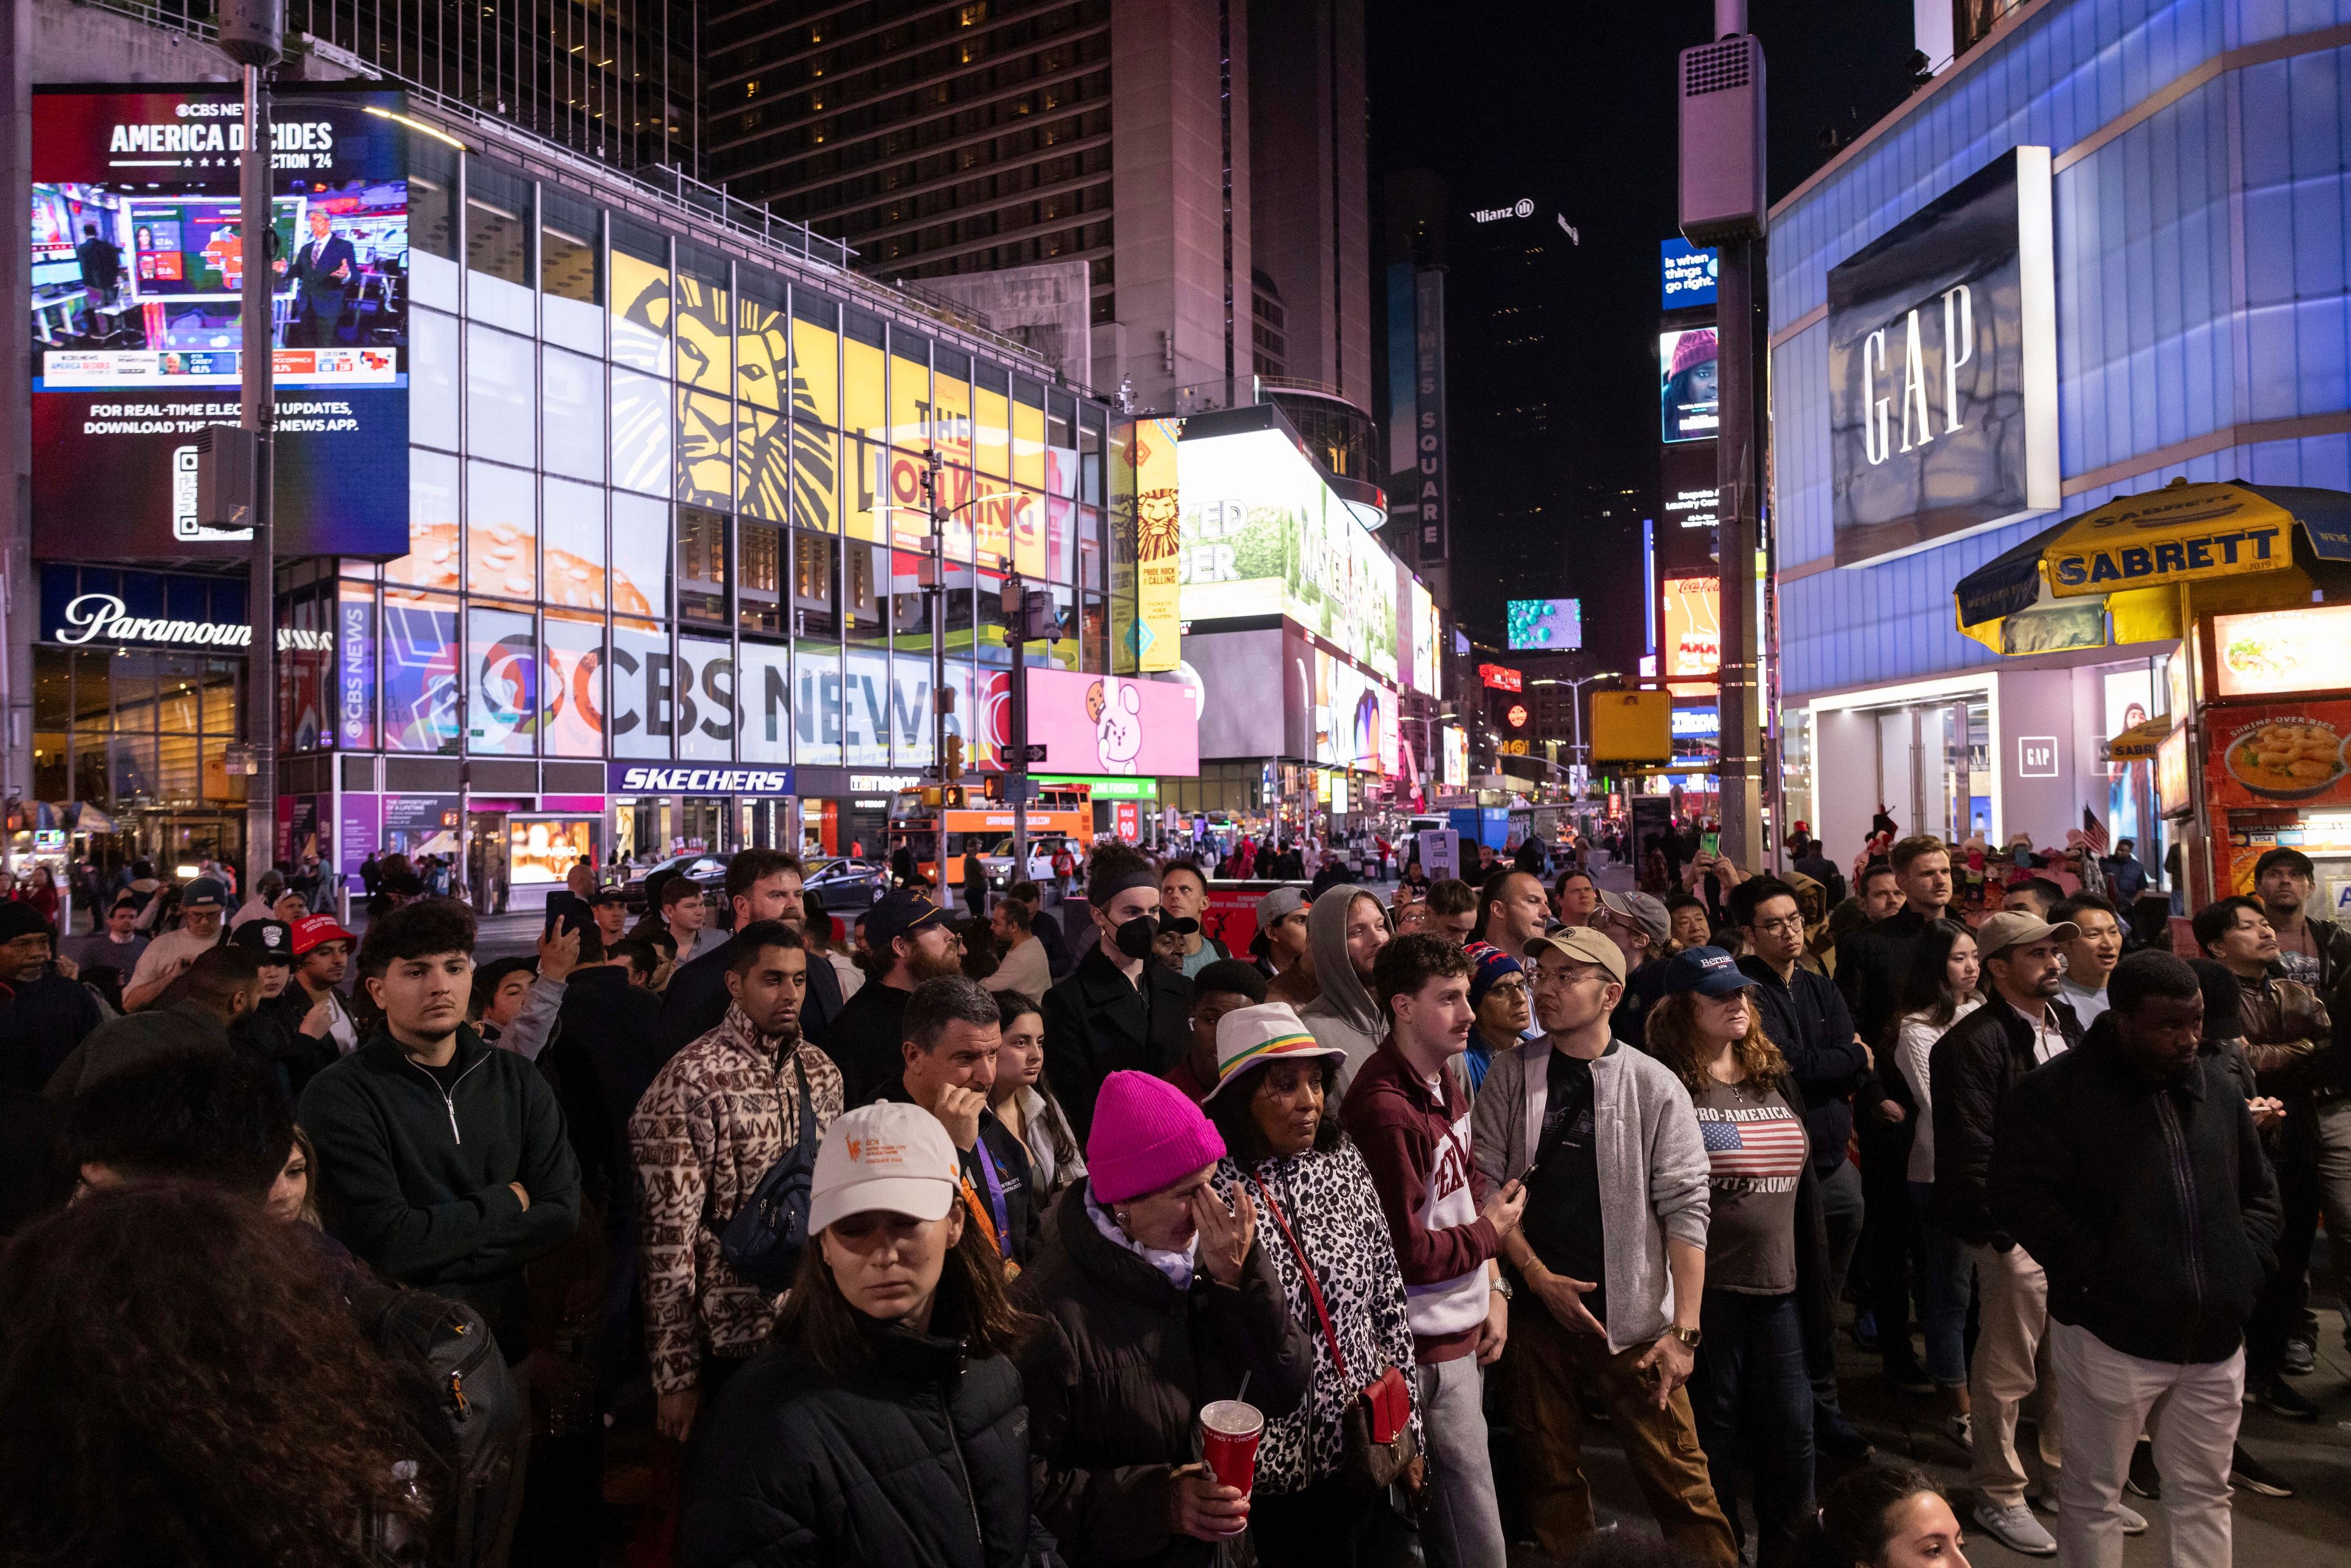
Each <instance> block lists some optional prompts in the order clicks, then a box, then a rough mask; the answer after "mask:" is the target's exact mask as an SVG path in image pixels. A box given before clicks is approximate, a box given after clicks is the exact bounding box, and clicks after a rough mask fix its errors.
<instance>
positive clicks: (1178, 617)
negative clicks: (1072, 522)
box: [1112, 419, 1183, 772]
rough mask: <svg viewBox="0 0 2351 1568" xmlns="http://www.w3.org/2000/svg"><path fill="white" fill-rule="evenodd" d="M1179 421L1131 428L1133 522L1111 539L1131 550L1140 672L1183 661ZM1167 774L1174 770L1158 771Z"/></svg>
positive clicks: (1149, 422)
mask: <svg viewBox="0 0 2351 1568" xmlns="http://www.w3.org/2000/svg"><path fill="white" fill-rule="evenodd" d="M1182 428H1183V424H1182V422H1181V421H1179V420H1173V419H1145V420H1138V421H1136V423H1135V429H1134V527H1133V528H1119V529H1117V530H1116V532H1115V533H1114V534H1113V538H1112V546H1113V549H1114V550H1116V549H1125V548H1126V545H1127V542H1128V541H1129V540H1130V539H1131V540H1132V541H1133V544H1134V621H1133V622H1131V624H1132V625H1133V626H1134V632H1133V636H1134V668H1135V669H1136V670H1138V671H1140V672H1142V673H1143V674H1154V673H1157V672H1163V671H1168V670H1173V669H1175V666H1176V665H1177V664H1181V663H1182V662H1183V653H1182V652H1181V646H1180V643H1179V633H1180V632H1182V630H1183V616H1182V610H1181V598H1182V593H1183V589H1182V585H1181V584H1180V583H1179V582H1178V581H1177V580H1176V578H1177V575H1178V573H1177V567H1176V563H1177V560H1178V559H1179V557H1180V556H1181V554H1182V530H1181V528H1180V527H1179V525H1178V523H1177V517H1176V514H1177V508H1178V499H1177V497H1178V496H1179V494H1180V491H1179V488H1178V486H1179V480H1178V477H1177V463H1176V449H1177V446H1178V442H1177V440H1176V435H1177V433H1178V432H1179V431H1180V430H1181V429H1182ZM1157 771H1161V772H1167V771H1173V770H1172V769H1165V768H1162V769H1157Z"/></svg>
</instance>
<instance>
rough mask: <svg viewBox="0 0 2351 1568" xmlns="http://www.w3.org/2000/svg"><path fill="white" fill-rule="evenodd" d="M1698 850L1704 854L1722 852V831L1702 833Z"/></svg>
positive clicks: (1699, 836)
mask: <svg viewBox="0 0 2351 1568" xmlns="http://www.w3.org/2000/svg"><path fill="white" fill-rule="evenodd" d="M1721 852H1722V835H1721V834H1720V833H1700V834H1699V835H1698V853H1700V854H1702V855H1719V854H1720V853H1721Z"/></svg>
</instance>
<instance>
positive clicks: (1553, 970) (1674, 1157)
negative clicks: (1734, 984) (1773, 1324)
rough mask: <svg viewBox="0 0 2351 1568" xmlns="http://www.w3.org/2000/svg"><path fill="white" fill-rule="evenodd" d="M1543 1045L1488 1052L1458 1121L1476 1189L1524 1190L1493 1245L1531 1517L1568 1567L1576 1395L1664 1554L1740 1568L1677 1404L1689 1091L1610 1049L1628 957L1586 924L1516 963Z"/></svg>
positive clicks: (1576, 1476)
mask: <svg viewBox="0 0 2351 1568" xmlns="http://www.w3.org/2000/svg"><path fill="white" fill-rule="evenodd" d="M1525 955H1526V960H1527V964H1528V967H1529V968H1530V970H1531V976H1530V978H1531V980H1532V982H1533V991H1534V1004H1535V1020H1536V1022H1537V1023H1539V1024H1541V1026H1542V1029H1543V1030H1544V1033H1543V1034H1542V1036H1541V1038H1539V1039H1536V1040H1530V1041H1528V1042H1527V1043H1526V1044H1524V1045H1521V1046H1520V1047H1519V1048H1518V1049H1517V1050H1515V1051H1498V1052H1496V1053H1495V1056H1494V1061H1493V1064H1492V1066H1490V1067H1489V1068H1488V1069H1487V1071H1486V1082H1485V1083H1484V1085H1483V1086H1482V1087H1480V1088H1479V1091H1478V1102H1477V1105H1476V1106H1475V1108H1474V1109H1473V1111H1472V1112H1471V1115H1470V1150H1471V1154H1470V1157H1471V1159H1472V1161H1473V1162H1474V1163H1475V1164H1476V1166H1477V1167H1478V1169H1479V1171H1480V1172H1481V1173H1482V1174H1483V1175H1484V1176H1485V1177H1486V1181H1487V1184H1488V1186H1489V1187H1491V1188H1495V1189H1498V1190H1499V1187H1500V1186H1502V1185H1503V1184H1504V1183H1506V1182H1510V1181H1516V1180H1523V1181H1524V1182H1525V1183H1526V1203H1527V1207H1526V1210H1525V1213H1524V1215H1523V1216H1522V1218H1521V1219H1520V1228H1518V1229H1516V1230H1513V1231H1512V1232H1510V1235H1509V1236H1507V1237H1505V1238H1504V1239H1503V1241H1502V1256H1503V1258H1504V1260H1505V1261H1506V1263H1507V1265H1508V1274H1507V1277H1508V1278H1510V1279H1513V1280H1515V1281H1517V1283H1518V1285H1519V1286H1520V1288H1521V1289H1523V1290H1524V1291H1526V1292H1527V1293H1528V1294H1529V1295H1530V1296H1531V1297H1532V1298H1533V1300H1532V1301H1529V1302H1528V1303H1526V1304H1525V1305H1524V1306H1522V1307H1521V1308H1520V1311H1518V1312H1514V1313H1513V1314H1511V1322H1510V1330H1511V1333H1510V1346H1509V1348H1508V1349H1507V1350H1506V1351H1505V1352H1504V1354H1505V1356H1506V1357H1507V1359H1508V1361H1509V1363H1510V1365H1509V1366H1507V1367H1506V1368H1505V1372H1506V1375H1505V1376H1504V1378H1503V1379H1502V1387H1503V1389H1504V1391H1505V1396H1506V1397H1507V1398H1508V1399H1509V1400H1510V1425H1511V1427H1513V1428H1514V1429H1515V1430H1516V1431H1517V1432H1518V1433H1519V1442H1520V1447H1519V1454H1520V1472H1521V1476H1522V1479H1523V1481H1524V1485H1525V1491H1526V1499H1527V1509H1528V1512H1529V1513H1530V1515H1531V1517H1532V1519H1533V1521H1534V1527H1535V1534H1536V1536H1537V1537H1538V1538H1539V1540H1540V1541H1541V1545H1542V1549H1543V1551H1544V1552H1546V1553H1547V1554H1549V1555H1550V1556H1552V1557H1555V1558H1559V1559H1561V1560H1562V1561H1564V1560H1565V1559H1566V1558H1567V1557H1568V1556H1570V1555H1571V1549H1572V1548H1573V1546H1574V1544H1575V1542H1577V1541H1578V1540H1579V1539H1581V1538H1582V1537H1583V1536H1584V1535H1586V1534H1589V1533H1590V1532H1591V1531H1592V1528H1593V1515H1592V1489H1591V1486H1590V1484H1589V1483H1588V1482H1587V1481H1586V1480H1585V1479H1584V1474H1583V1406H1582V1404H1581V1402H1580V1398H1579V1395H1578V1385H1579V1384H1582V1383H1584V1382H1587V1381H1588V1382H1590V1383H1591V1384H1593V1385H1595V1386H1596V1387H1597V1389H1598V1391H1599V1394H1600V1397H1601V1399H1602V1401H1603V1402H1604V1404H1606V1406H1608V1409H1609V1413H1610V1416H1612V1418H1613V1420H1614V1432H1615V1433H1616V1435H1617V1437H1619V1439H1620V1440H1621V1441H1622V1442H1623V1443H1624V1445H1625V1458H1627V1459H1628V1460H1629V1461H1630V1462H1631V1464H1632V1467H1633V1476H1634V1479H1635V1481H1637V1482H1638V1483H1639V1485H1640V1488H1641V1493H1642V1496H1643V1497H1644V1498H1645V1499H1646V1501H1647V1502H1648V1505H1649V1511H1650V1512H1651V1513H1652V1514H1654V1515H1655V1516H1656V1521H1657V1523H1658V1526H1659V1527H1660V1528H1661V1529H1662V1530H1663V1531H1665V1534H1666V1539H1667V1541H1669V1542H1673V1543H1674V1544H1675V1545H1676V1546H1677V1547H1679V1548H1680V1549H1681V1550H1682V1551H1683V1552H1686V1553H1687V1554H1688V1555H1689V1556H1690V1557H1691V1558H1692V1559H1693V1560H1695V1561H1697V1562H1699V1563H1707V1564H1709V1565H1710V1568H1734V1565H1735V1564H1736V1563H1738V1561H1739V1552H1738V1548H1737V1547H1736V1546H1735V1545H1734V1544H1733V1542H1732V1539H1731V1534H1730V1526H1729V1523H1728V1521H1725V1519H1724V1518H1723V1513H1722V1509H1721V1507H1720V1506H1719V1504H1718V1503H1717V1501H1716V1500H1715V1495H1714V1484H1713V1481H1712V1480H1711V1479H1710V1478H1709V1477H1708V1472H1707V1467H1706V1458H1705V1456H1704V1454H1702V1453H1701V1452H1700V1451H1699V1448H1698V1429H1697V1427H1696V1425H1695V1423H1694V1422H1693V1420H1692V1417H1691V1414H1690V1405H1689V1397H1688V1396H1687V1395H1686V1394H1684V1393H1683V1392H1682V1385H1683V1383H1684V1382H1685V1381H1687V1378H1688V1376H1689V1374H1690V1368H1691V1365H1692V1364H1693V1361H1694V1360H1695V1357H1696V1354H1697V1350H1698V1305H1699V1299H1700V1297H1701V1295H1702V1294H1703V1292H1704V1290H1705V1283H1706V1236H1707V1218H1708V1197H1707V1191H1708V1188H1707V1181H1708V1160H1707V1153H1706V1145H1705V1144H1704V1142H1703V1140H1701V1138H1700V1137H1699V1135H1698V1117H1697V1114H1696V1113H1694V1112H1693V1111H1692V1110H1691V1109H1690V1098H1689V1092H1688V1091H1687V1090H1686V1089H1684V1088H1683V1087H1682V1084H1681V1081H1680V1080H1679V1079H1678V1078H1677V1077H1676V1076H1675V1075H1674V1073H1673V1072H1672V1071H1671V1070H1670V1069H1668V1068H1667V1067H1666V1066H1665V1064H1664V1063H1662V1062H1660V1061H1657V1060H1656V1059H1655V1058H1654V1057H1651V1056H1649V1055H1647V1054H1646V1053H1645V1052H1642V1051H1635V1050H1634V1049H1633V1048H1631V1047H1630V1046H1627V1045H1625V1043H1624V1042H1623V1041H1621V1040H1616V1039H1614V1037H1613V1036H1612V1034H1611V1032H1610V1030H1609V1025H1608V1016H1609V1013H1610V1012H1611V1011H1612V1010H1613V1009H1614V1008H1615V1006H1616V1003H1617V1001H1618V999H1619V998H1621V997H1622V996H1623V994H1624V990H1625V955H1624V953H1623V952H1622V951H1621V950H1620V949H1619V948H1618V947H1617V946H1616V944H1615V943H1614V942H1613V941H1611V940H1610V939H1609V938H1608V937H1607V936H1605V935H1604V934H1603V933H1601V932H1599V931H1596V930H1593V929H1592V928H1591V927H1589V926H1573V925H1568V926H1562V927H1561V928H1560V929H1559V930H1557V931H1554V932H1552V933H1551V934H1550V935H1548V936H1538V937H1536V938H1535V939H1534V940H1533V941H1531V942H1530V943H1529V944H1528V945H1527V946H1526V949H1525Z"/></svg>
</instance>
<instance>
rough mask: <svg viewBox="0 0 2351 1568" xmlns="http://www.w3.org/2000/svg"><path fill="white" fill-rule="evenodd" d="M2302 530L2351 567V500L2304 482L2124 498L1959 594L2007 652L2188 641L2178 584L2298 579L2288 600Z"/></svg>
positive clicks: (2324, 552) (2191, 488) (2297, 574)
mask: <svg viewBox="0 0 2351 1568" xmlns="http://www.w3.org/2000/svg"><path fill="white" fill-rule="evenodd" d="M2297 529H2299V530H2300V532H2301V534H2302V537H2303V538H2304V541H2305V544H2306V547H2307V551H2308V554H2309V556H2311V557H2313V558H2315V559H2318V560H2321V561H2335V562H2344V563H2351V495H2346V493H2344V492H2343V491H2340V490H2317V489H2308V488H2304V487H2301V486H2280V485H2248V484H2246V483H2244V482H2243V481H2242V480H2237V479H2231V480H2230V481H2229V482H2227V483H2226V484H2207V485H2191V484H2189V482H2188V481H2187V480H2185V479H2175V480H2173V481H2172V482H2171V483H2170V484H2168V485H2167V486H2164V487H2163V488H2162V489H2160V490H2150V491H2147V492H2146V493H2145V494H2143V495H2137V496H2124V497H2119V498H2117V499H2116V500H2112V501H2109V502H2107V503H2106V504H2105V506H2103V507H2097V508H2096V509H2095V510H2094V511H2088V512H2085V513H2083V514H2082V515H2081V516H2080V517H2068V518H2066V519H2065V520H2064V522H2062V523H2059V524H2057V525H2056V526H2055V527H2053V528H2048V529H2046V530H2044V531H2043V532H2042V533H2039V534H2036V535H2034V536H2033V537H2032V538H2029V539H2026V540H2025V541H2024V542H2023V543H2022V544H2020V545H2017V546H2015V547H2014V548H2013V549H2009V550H2007V551H2005V552H2003V553H2002V554H2001V555H2000V556H1998V557H1996V558H1995V559H1991V560H1990V561H1987V562H1985V563H1984V564H1983V565H1982V566H1980V567H1978V568H1977V569H1976V570H1973V571H1971V572H1970V573H1968V575H1967V576H1965V577H1963V578H1961V579H1960V580H1959V586H1958V587H1957V588H1955V589H1954V590H1952V592H1951V597H1952V600H1953V601H1954V603H1955V604H1956V606H1957V609H1958V614H1959V630H1960V631H1961V632H1964V633H1966V634H1967V635H1968V636H1970V637H1972V638H1974V639H1975V640H1976V641H1977V642H1979V643H1982V644H1983V645H1984V646H1985V647H1987V648H1990V649H1991V650H1992V651H1993V652H1994V653H2053V652H2055V651H2057V650H2059V649H2064V648H2101V647H2104V646H2105V645H2106V643H2107V641H2108V639H2107V636H2106V618H2107V617H2108V616H2109V615H2111V616H2112V617H2113V618H2114V636H2113V639H2112V640H2113V641H2114V642H2116V643H2147V642H2155V641H2158V640H2160V639H2163V638H2168V637H2177V636H2179V634H2180V615H2179V599H2180V596H2179V586H2180V585H2181V584H2183V583H2191V582H2205V581H2213V580H2220V579H2225V578H2247V577H2256V576H2261V575H2262V574H2266V573H2291V574H2293V575H2292V576H2291V577H2288V578H2281V579H2279V580H2277V581H2276V582H2275V583H2274V584H2272V583H2266V582H2265V583H2262V584H2259V585H2248V586H2249V587H2257V588H2259V589H2268V588H2271V587H2273V586H2274V587H2275V588H2276V589H2277V590H2278V592H2277V595H2276V597H2277V599H2278V600H2279V601H2280V602H2284V601H2289V600H2292V599H2295V598H2299V597H2301V596H2302V595H2301V594H2300V593H2298V592H2297V591H2296V590H2297V589H2300V590H2303V591H2306V590H2307V588H2308V586H2309V579H2308V577H2307V576H2306V574H2304V573H2303V572H2302V570H2301V568H2300V567H2299V566H2298V565H2297V564H2296V559H2295V556H2296V552H2295V550H2294V534H2295V531H2296V530H2297Z"/></svg>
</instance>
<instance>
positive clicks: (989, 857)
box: [979, 833, 1085, 889]
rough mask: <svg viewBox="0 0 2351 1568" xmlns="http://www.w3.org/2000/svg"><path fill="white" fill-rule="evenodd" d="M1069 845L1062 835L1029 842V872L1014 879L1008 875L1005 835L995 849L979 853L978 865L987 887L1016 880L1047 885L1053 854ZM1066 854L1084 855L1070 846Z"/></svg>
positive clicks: (1009, 843) (1004, 885)
mask: <svg viewBox="0 0 2351 1568" xmlns="http://www.w3.org/2000/svg"><path fill="white" fill-rule="evenodd" d="M1069 842H1070V841H1069V838H1068V836H1067V835H1066V834H1062V833H1053V834H1050V835H1046V836H1041V837H1038V838H1032V839H1030V840H1029V873H1028V875H1027V876H1025V877H1019V878H1016V877H1015V876H1013V874H1012V836H1011V835H1010V834H1009V833H1008V834H1006V835H1005V836H1004V837H1003V838H1001V839H999V840H998V841H997V843H996V847H995V848H993V849H991V850H987V851H984V852H982V853H981V854H980V857H979V863H980V865H981V867H982V868H983V869H984V870H985V871H986V872H987V885H988V886H989V887H991V888H997V889H1002V888H1007V887H1009V886H1011V885H1012V883H1014V882H1016V881H1025V882H1033V883H1037V884H1038V885H1039V886H1040V887H1042V886H1047V885H1049V884H1050V883H1051V882H1052V880H1053V852H1054V851H1055V850H1057V849H1059V848H1061V845H1063V844H1065V843H1069ZM1070 852H1071V853H1072V854H1074V855H1076V856H1078V857H1079V858H1080V859H1083V858H1084V856H1085V851H1084V850H1083V849H1081V848H1080V847H1079V846H1078V845H1076V844H1070Z"/></svg>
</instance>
